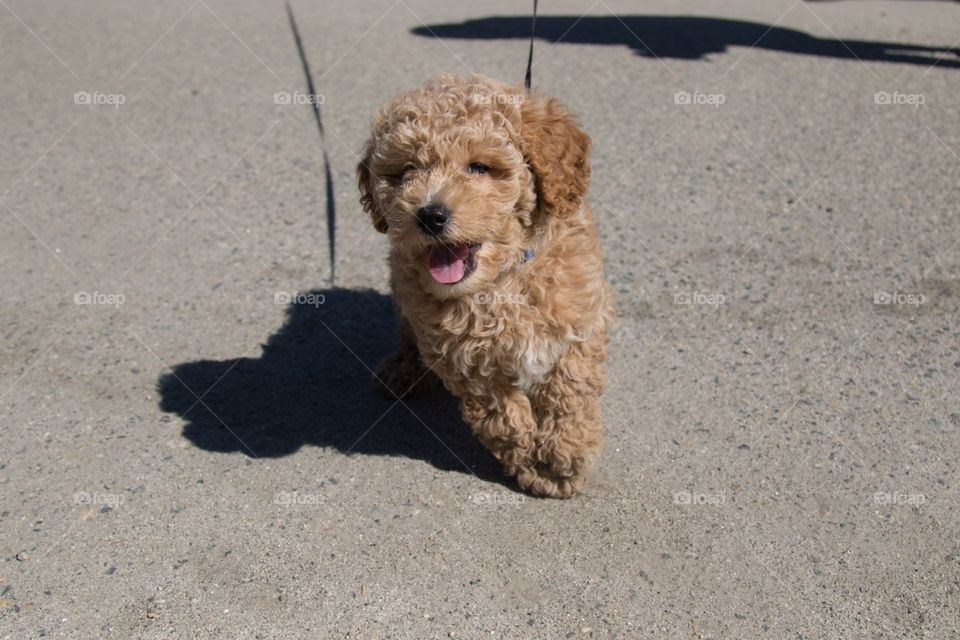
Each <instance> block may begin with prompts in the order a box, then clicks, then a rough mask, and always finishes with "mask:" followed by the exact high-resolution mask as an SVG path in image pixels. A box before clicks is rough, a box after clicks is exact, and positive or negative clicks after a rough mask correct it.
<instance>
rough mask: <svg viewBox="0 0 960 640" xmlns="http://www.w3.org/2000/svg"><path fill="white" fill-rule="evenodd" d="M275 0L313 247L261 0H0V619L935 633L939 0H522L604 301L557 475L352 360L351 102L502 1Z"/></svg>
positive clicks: (356, 141)
mask: <svg viewBox="0 0 960 640" xmlns="http://www.w3.org/2000/svg"><path fill="white" fill-rule="evenodd" d="M294 9H295V12H296V15H297V20H298V22H299V26H300V31H301V35H302V36H303V42H304V47H305V49H306V52H307V55H308V56H309V60H310V64H311V66H312V68H313V75H314V78H315V80H316V86H317V91H318V92H319V93H320V94H322V95H323V100H324V102H323V105H322V112H323V119H324V125H325V127H326V134H327V140H326V142H327V148H328V151H329V159H330V170H331V176H332V180H333V184H332V186H333V192H334V200H333V205H334V209H335V213H336V216H337V228H336V231H337V238H336V242H337V245H336V246H337V280H336V283H335V288H333V287H331V283H330V278H329V268H328V264H329V258H330V253H329V247H328V242H327V228H326V224H325V216H326V212H327V209H328V200H327V198H326V196H325V184H324V162H323V154H322V147H321V144H320V138H319V135H318V132H317V128H316V125H315V123H314V121H313V116H312V114H311V112H310V108H309V106H308V105H305V104H302V103H301V104H298V101H302V96H303V95H304V94H305V92H306V87H305V81H304V75H303V71H302V69H301V65H300V60H299V58H298V55H297V51H296V48H295V46H294V42H293V38H292V36H291V31H290V25H289V24H288V21H287V16H286V14H285V12H284V7H283V5H282V3H279V2H274V1H271V2H226V1H225V0H197V1H196V2H193V0H177V1H171V2H152V3H148V2H136V3H133V2H119V1H114V2H93V1H91V2H83V3H79V2H48V1H46V0H43V1H39V0H30V1H27V0H3V1H2V2H0V42H2V45H0V50H2V52H3V55H2V57H0V73H2V77H3V79H4V81H3V83H2V85H0V104H2V113H3V117H2V118H0V141H2V149H3V153H2V154H0V193H2V196H0V221H2V222H0V224H2V237H0V264H2V267H3V275H4V277H3V279H2V281H0V292H2V300H3V305H4V306H3V308H4V314H3V318H4V321H3V326H2V336H3V342H2V352H0V353H2V357H0V398H2V415H3V422H2V443H0V500H2V504H0V637H2V638H18V639H19V638H36V637H43V636H47V637H57V638H60V637H63V638H94V637H97V638H134V637H136V638H191V637H196V638H221V637H223V638H324V637H329V638H346V637H349V638H388V637H390V638H446V637H458V638H478V637H495V638H501V637H502V638H582V637H595V638H637V637H644V638H807V639H809V638H931V639H941V638H956V637H958V633H960V632H958V626H960V613H958V611H960V543H958V536H957V528H958V524H960V517H958V516H960V514H958V511H960V510H958V501H960V495H958V489H957V484H958V462H957V461H958V457H960V456H958V453H960V435H958V430H960V406H958V401H957V398H958V397H960V384H958V381H960V355H958V348H957V347H958V338H960V329H958V326H957V320H958V311H960V280H958V276H960V259H958V255H960V211H958V184H960V155H958V154H960V102H958V99H957V98H958V95H960V91H958V89H960V68H958V66H960V55H958V54H957V53H956V52H949V51H946V49H945V48H947V47H950V46H951V45H952V46H955V47H958V46H960V42H958V41H957V35H958V30H957V26H958V24H960V6H958V5H956V4H954V3H947V2H906V1H901V2H893V1H890V2H866V1H865V2H831V3H804V2H790V1H786V0H784V1H781V0H777V1H773V2H770V1H760V0H731V1H730V2H724V3H717V2H693V1H691V0H680V1H675V2H668V1H667V0H659V1H651V2H643V3H640V2H625V1H618V0H599V1H598V2H594V3H592V4H591V3H590V2H586V1H577V2H572V1H569V2H567V1H560V0H546V1H544V2H541V12H542V20H541V26H542V31H541V33H542V34H543V36H544V37H543V38H542V39H540V40H538V41H537V43H536V51H535V60H536V64H535V66H534V70H533V77H534V85H535V86H536V87H538V88H540V89H542V90H544V91H546V92H548V93H550V94H553V95H555V96H557V97H559V98H560V99H562V100H563V101H564V102H566V103H567V104H568V105H569V106H571V107H572V108H573V109H574V110H575V111H576V112H577V113H578V114H579V115H580V117H581V119H582V122H583V125H584V128H585V129H586V131H588V132H589V133H590V135H591V136H592V137H593V140H594V147H593V170H594V171H593V175H594V181H593V185H592V189H591V196H590V200H591V202H592V204H593V206H594V207H595V209H596V211H597V217H598V219H599V221H600V227H601V231H602V234H603V238H604V245H605V249H606V253H607V269H608V272H609V277H610V280H611V281H612V282H613V283H614V287H615V289H616V290H617V292H618V295H619V302H618V306H619V309H620V315H621V320H620V324H619V326H618V328H617V330H616V333H615V335H614V339H613V343H612V347H611V357H610V361H609V374H608V378H609V381H610V384H609V390H608V392H607V394H606V396H605V397H604V411H605V421H606V447H605V451H604V454H603V457H602V460H601V462H600V464H599V467H598V468H597V470H596V473H595V476H594V478H593V481H592V483H591V484H590V486H589V488H588V491H587V493H586V495H584V496H582V497H580V498H577V499H575V500H571V501H566V502H559V501H546V500H537V499H532V498H528V497H525V496H524V495H522V494H519V493H516V492H515V490H514V488H513V485H511V484H510V483H509V482H507V481H505V480H504V479H503V477H502V476H501V475H500V473H499V470H498V468H497V466H496V464H494V462H493V461H492V460H491V459H490V456H489V455H488V454H487V453H486V452H485V451H484V450H483V449H482V448H481V447H479V446H478V445H476V444H475V443H474V442H473V441H472V439H471V438H470V436H469V434H468V433H467V430H466V428H465V427H464V426H463V425H462V424H461V423H460V421H459V420H458V418H457V416H456V410H455V407H454V405H453V403H452V402H451V401H450V400H449V398H446V397H444V396H443V395H439V396H436V397H432V398H426V399H417V400H415V401H412V402H410V403H407V404H393V403H390V402H388V401H386V400H384V399H382V398H380V397H379V396H377V395H376V394H375V393H374V392H373V391H372V390H371V389H370V386H369V384H368V379H369V377H370V374H369V372H368V370H367V367H372V366H373V364H374V363H375V362H376V361H377V360H378V359H379V358H380V357H381V356H383V355H384V354H385V353H386V352H387V351H388V350H389V349H390V347H391V344H392V327H393V320H392V318H391V315H390V313H391V312H390V301H389V298H388V296H387V295H386V294H387V292H388V288H387V269H386V264H385V261H384V256H385V250H386V246H385V241H384V238H383V237H382V236H379V235H378V234H376V233H375V232H374V230H373V229H372V228H371V227H370V226H369V224H368V221H367V219H366V216H364V215H363V214H362V213H361V211H360V207H359V205H358V203H357V201H356V200H357V197H356V189H355V186H354V184H353V167H354V165H355V163H356V156H355V155H354V154H355V152H357V150H358V149H359V148H360V145H361V144H362V142H363V140H364V138H365V135H366V132H367V127H368V123H369V118H370V115H371V114H372V112H373V110H374V109H375V108H376V107H377V106H379V104H381V103H382V102H383V101H384V100H386V99H387V98H388V97H389V96H391V95H392V94H394V93H396V92H398V91H400V90H403V89H406V88H409V87H411V86H412V85H414V84H416V83H418V82H420V81H422V80H423V79H425V78H427V77H429V76H431V75H434V74H437V73H440V72H456V73H469V72H473V71H475V72H479V73H483V74H486V75H490V76H494V77H498V78H503V79H507V80H516V81H520V80H521V79H522V77H523V71H524V65H525V60H526V50H527V41H526V40H525V39H524V38H523V37H522V34H523V33H525V32H526V31H525V30H526V27H525V26H524V25H526V24H527V16H526V13H525V12H526V11H528V7H527V6H526V3H515V2H506V1H500V2H484V3H466V2H463V3H461V2H440V1H438V0H397V1H396V2H389V1H382V2H356V3H353V2H351V3H346V2H337V3H309V2H306V1H305V0H296V1H295V2H294ZM584 13H586V16H585V17H584V18H583V20H582V21H581V22H580V23H578V24H576V25H574V23H575V21H576V20H577V18H578V17H580V16H581V15H583V14H584ZM663 16H673V18H671V19H668V18H664V17H663ZM495 18H496V19H495ZM464 21H472V22H468V23H466V24H464ZM738 21H739V22H738ZM424 25H430V29H429V30H428V29H426V28H425V27H424ZM771 26H772V27H773V28H771ZM570 27H572V29H570ZM431 31H432V32H433V34H435V35H436V36H437V37H434V35H431ZM754 43H755V44H756V46H753V47H751V46H750V45H751V44H754ZM904 45H905V46H904ZM924 47H927V48H924ZM654 54H655V55H654ZM938 59H939V60H940V62H939V63H938V64H936V65H935V66H934V62H936V61H937V60H938ZM83 92H87V93H88V94H89V95H90V98H89V100H86V98H85V97H84V94H83ZM278 92H286V93H287V94H289V95H290V96H291V98H290V104H284V103H283V102H284V100H283V99H282V95H283V94H282V93H281V98H280V99H276V100H275V94H277V93H278ZM296 92H299V94H297V93H296ZM78 94H80V96H79V97H76V96H77V95H78ZM678 94H679V95H678ZM77 102H79V104H77ZM84 102H87V103H84ZM295 293H299V294H300V295H296V296H295V295H293V294H295ZM291 298H292V299H293V302H292V303H291Z"/></svg>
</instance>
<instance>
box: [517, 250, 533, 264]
mask: <svg viewBox="0 0 960 640" xmlns="http://www.w3.org/2000/svg"><path fill="white" fill-rule="evenodd" d="M535 255H536V252H535V251H534V250H533V247H530V248H529V249H524V250H523V261H522V262H521V263H520V264H524V263H527V262H530V261H531V260H533V256H535Z"/></svg>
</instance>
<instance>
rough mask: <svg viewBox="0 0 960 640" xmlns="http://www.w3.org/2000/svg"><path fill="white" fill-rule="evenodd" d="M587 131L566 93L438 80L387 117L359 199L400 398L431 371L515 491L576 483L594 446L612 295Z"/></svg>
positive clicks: (364, 170)
mask: <svg viewBox="0 0 960 640" xmlns="http://www.w3.org/2000/svg"><path fill="white" fill-rule="evenodd" d="M589 147H590V138H589V137H588V136H587V135H586V134H584V133H583V132H582V131H581V130H580V129H579V128H578V126H577V124H576V123H575V122H574V119H573V116H572V115H571V113H570V112H569V111H568V110H567V109H566V108H564V107H563V106H561V105H560V104H559V103H558V102H557V101H556V100H553V99H550V98H547V97H545V96H542V95H539V94H536V93H527V92H526V91H525V90H524V89H523V88H522V87H516V86H513V85H508V84H505V83H501V82H498V81H495V80H491V79H489V78H485V77H482V76H473V77H469V78H462V77H457V76H452V75H444V76H440V77H438V78H435V79H433V80H430V81H428V82H427V83H425V84H424V85H422V86H420V87H419V88H417V89H414V90H412V91H410V92H408V93H404V94H402V95H400V96H397V97H396V98H394V99H392V100H391V101H390V102H388V103H387V104H386V105H384V106H383V107H382V108H381V109H380V110H379V111H378V113H377V115H376V117H375V118H374V121H373V126H372V132H371V137H370V139H369V140H368V141H367V143H366V145H365V147H364V149H363V160H362V161H361V162H360V164H359V166H358V167H357V182H358V185H359V188H360V202H361V204H362V205H363V208H364V210H365V211H366V212H367V213H369V214H370V216H371V218H372V220H373V226H374V228H375V229H376V230H377V231H379V232H381V233H385V234H387V235H388V237H389V243H390V256H389V263H390V271H391V279H390V284H391V287H392V289H393V297H394V302H395V305H396V309H397V313H398V316H399V347H398V349H397V351H396V353H394V354H393V355H391V356H389V357H387V358H386V359H385V360H384V361H383V362H382V363H381V364H380V366H379V367H378V370H377V373H376V378H377V380H378V383H380V384H382V385H383V386H384V387H386V390H388V391H389V392H391V393H392V394H393V395H395V396H396V397H398V398H402V397H404V396H406V395H408V394H411V393H414V392H416V391H419V390H423V389H426V388H429V387H430V386H431V383H432V382H434V381H435V380H436V378H435V377H434V376H436V377H438V378H439V380H440V381H441V382H442V383H443V385H444V386H445V387H446V388H447V389H448V390H449V391H450V392H451V393H453V394H454V395H455V396H456V397H457V398H458V399H459V401H460V407H461V411H462V413H463V417H464V419H465V420H466V421H467V423H468V424H469V425H470V427H471V428H472V430H473V432H474V433H475V434H476V436H477V437H478V438H479V439H480V441H481V442H482V443H483V444H484V445H485V446H486V447H487V448H489V449H490V451H492V452H493V454H494V455H495V456H496V457H497V459H498V460H500V462H501V463H502V464H503V467H504V468H505V470H506V472H507V473H508V474H510V475H512V476H515V477H516V479H517V481H518V483H519V484H520V486H521V487H522V488H523V489H525V490H528V491H530V492H532V493H534V494H536V495H541V496H552V497H558V498H566V497H570V496H572V495H574V494H576V493H577V492H579V491H580V490H581V489H582V487H583V485H584V481H585V480H586V476H587V472H588V470H589V468H590V466H591V464H592V463H593V461H594V460H595V459H596V457H597V455H598V454H599V451H600V444H601V435H602V434H601V419H600V407H599V404H598V400H599V397H600V394H601V393H602V391H603V387H604V371H603V361H604V359H605V357H606V348H607V340H608V338H607V329H608V326H609V324H610V323H611V321H612V319H613V310H612V306H611V295H610V290H609V286H608V284H607V282H606V281H605V279H604V275H603V257H602V254H601V251H600V245H599V242H598V239H597V230H596V225H595V223H594V219H593V214H592V213H591V211H590V208H589V207H588V206H587V204H586V202H585V196H586V193H587V187H588V184H589V178H590V166H589V163H588V160H587V154H588V151H589Z"/></svg>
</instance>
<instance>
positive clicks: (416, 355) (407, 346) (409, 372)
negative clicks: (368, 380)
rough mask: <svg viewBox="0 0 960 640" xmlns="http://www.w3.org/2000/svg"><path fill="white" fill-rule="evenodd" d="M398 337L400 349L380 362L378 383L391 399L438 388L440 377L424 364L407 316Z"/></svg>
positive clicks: (377, 373) (376, 373)
mask: <svg viewBox="0 0 960 640" xmlns="http://www.w3.org/2000/svg"><path fill="white" fill-rule="evenodd" d="M397 337H398V342H399V344H398V346H397V350H396V351H394V352H393V353H392V354H390V355H389V356H387V357H386V358H384V359H383V360H381V361H380V364H378V365H377V368H376V371H375V372H374V378H373V382H374V385H375V386H376V387H377V388H379V389H380V391H381V392H382V393H383V394H384V395H386V396H387V397H388V398H405V397H408V396H411V395H415V394H417V393H422V392H426V391H429V390H431V389H434V388H436V387H437V386H438V383H439V379H438V378H437V376H436V374H434V373H433V372H432V371H430V369H428V368H427V366H426V365H425V364H423V359H422V358H421V357H420V352H419V351H418V350H417V343H416V339H415V338H414V336H413V331H412V330H411V329H410V326H409V325H408V324H407V322H406V320H404V319H403V318H400V327H399V330H398V331H397Z"/></svg>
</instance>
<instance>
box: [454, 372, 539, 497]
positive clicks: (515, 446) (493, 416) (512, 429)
mask: <svg viewBox="0 0 960 640" xmlns="http://www.w3.org/2000/svg"><path fill="white" fill-rule="evenodd" d="M460 404H461V408H462V411H463V418H464V420H465V421H466V422H467V424H469V425H470V427H471V429H473V432H474V434H476V436H477V437H478V438H479V439H480V442H482V443H483V445H484V446H485V447H487V448H488V449H490V451H491V452H492V453H493V455H494V456H495V457H496V458H497V460H499V461H500V463H501V464H502V465H503V468H504V470H505V471H506V472H507V474H509V475H511V476H516V477H517V481H518V482H519V483H520V486H521V487H523V488H525V489H526V488H529V480H530V479H531V478H530V477H529V474H530V469H531V466H532V465H533V462H534V458H533V453H534V439H533V434H534V431H535V430H536V428H537V422H536V419H535V418H534V416H533V411H532V408H531V406H530V400H529V398H527V396H526V395H524V394H523V393H522V392H521V391H519V390H516V389H509V388H505V390H504V391H503V392H502V393H497V394H493V395H487V396H476V397H473V396H462V397H461V402H460Z"/></svg>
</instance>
